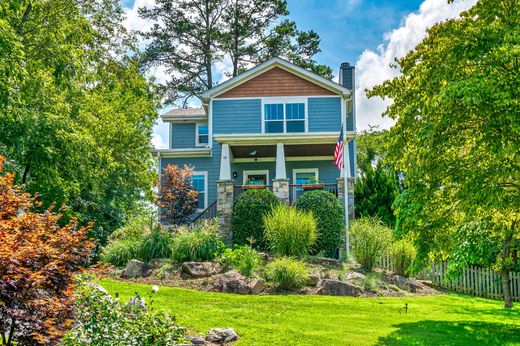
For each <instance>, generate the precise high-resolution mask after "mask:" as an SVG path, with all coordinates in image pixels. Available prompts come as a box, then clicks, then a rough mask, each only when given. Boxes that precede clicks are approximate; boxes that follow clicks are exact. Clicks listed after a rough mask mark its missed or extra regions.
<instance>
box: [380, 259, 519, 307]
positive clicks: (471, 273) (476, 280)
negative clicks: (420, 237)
mask: <svg viewBox="0 0 520 346" xmlns="http://www.w3.org/2000/svg"><path fill="white" fill-rule="evenodd" d="M377 265H378V267H380V268H382V269H385V270H390V271H392V270H393V268H392V262H391V261H390V258H389V257H384V258H382V259H381V260H380V261H378V263H377ZM447 272H448V263H447V262H441V263H431V266H430V267H429V268H426V269H424V270H423V271H422V272H420V273H417V274H416V275H415V277H416V278H417V279H421V280H430V281H431V282H432V283H433V284H434V285H435V286H437V287H441V288H445V289H449V290H453V291H456V292H462V293H467V294H471V295H474V296H477V297H483V298H490V299H503V298H504V295H503V290H502V276H501V275H500V274H498V273H496V272H494V271H493V270H491V269H490V268H482V267H477V266H469V267H467V268H465V269H464V270H463V271H462V274H461V275H460V276H459V277H458V278H456V279H449V278H447V277H446V273H447ZM510 288H511V295H512V297H513V301H517V302H518V301H520V272H511V281H510Z"/></svg>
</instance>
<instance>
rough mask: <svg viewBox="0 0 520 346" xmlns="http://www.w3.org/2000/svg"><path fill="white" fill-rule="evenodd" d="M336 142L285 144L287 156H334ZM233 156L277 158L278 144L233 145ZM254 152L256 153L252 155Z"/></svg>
mask: <svg viewBox="0 0 520 346" xmlns="http://www.w3.org/2000/svg"><path fill="white" fill-rule="evenodd" d="M335 147H336V145H335V144H296V145H284V151H285V157H286V158H288V157H301V156H332V155H334V149H335ZM231 151H232V153H233V158H235V159H243V158H250V159H253V158H275V157H276V145H240V146H231ZM253 153H254V155H252V154H253Z"/></svg>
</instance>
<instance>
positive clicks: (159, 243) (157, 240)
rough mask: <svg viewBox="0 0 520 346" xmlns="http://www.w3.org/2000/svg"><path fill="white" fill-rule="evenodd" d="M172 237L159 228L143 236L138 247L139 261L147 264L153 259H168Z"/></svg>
mask: <svg viewBox="0 0 520 346" xmlns="http://www.w3.org/2000/svg"><path fill="white" fill-rule="evenodd" d="M171 254H172V235H171V234H170V233H168V232H166V231H163V230H161V229H159V228H156V229H154V230H153V231H152V232H151V233H149V234H147V235H146V236H144V238H143V239H142V241H141V243H140V245H139V259H140V260H141V261H145V262H148V261H150V260H151V259H154V258H170V257H171Z"/></svg>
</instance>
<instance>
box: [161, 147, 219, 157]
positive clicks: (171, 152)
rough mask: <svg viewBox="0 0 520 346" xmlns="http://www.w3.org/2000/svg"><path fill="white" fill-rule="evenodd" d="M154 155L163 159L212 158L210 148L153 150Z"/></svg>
mask: <svg viewBox="0 0 520 346" xmlns="http://www.w3.org/2000/svg"><path fill="white" fill-rule="evenodd" d="M152 155H154V156H160V157H161V158H176V157H179V158H182V157H210V156H211V149H210V148H193V149H192V148H187V149H152Z"/></svg>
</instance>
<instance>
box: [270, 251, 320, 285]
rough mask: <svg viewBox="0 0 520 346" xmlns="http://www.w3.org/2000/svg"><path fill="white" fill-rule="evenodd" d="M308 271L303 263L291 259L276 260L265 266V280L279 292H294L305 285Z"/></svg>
mask: <svg viewBox="0 0 520 346" xmlns="http://www.w3.org/2000/svg"><path fill="white" fill-rule="evenodd" d="M309 274H310V270H309V268H308V267H307V265H306V264H305V262H303V261H298V260H296V259H293V258H291V257H281V258H277V259H275V260H274V261H272V262H271V263H269V264H268V265H267V278H268V279H269V280H270V281H271V282H272V283H273V284H274V286H275V287H276V288H278V289H281V290H294V289H297V288H300V287H302V286H303V285H305V282H306V281H307V278H308V276H309Z"/></svg>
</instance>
